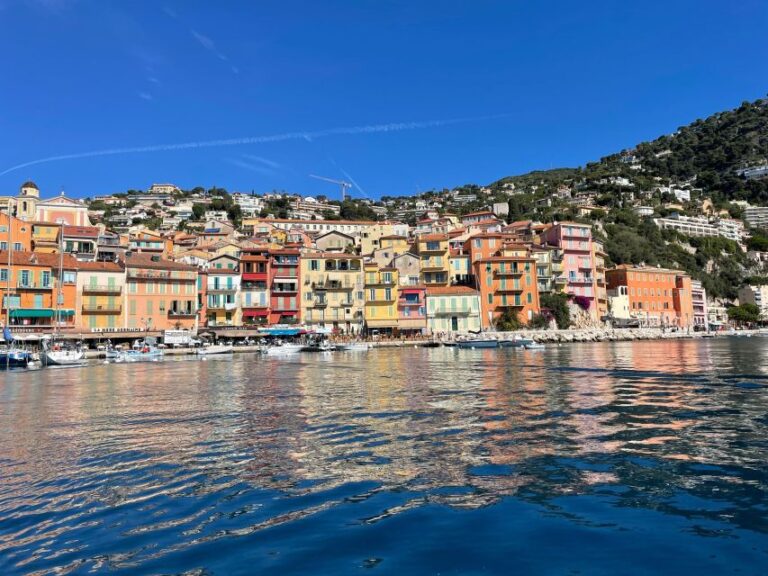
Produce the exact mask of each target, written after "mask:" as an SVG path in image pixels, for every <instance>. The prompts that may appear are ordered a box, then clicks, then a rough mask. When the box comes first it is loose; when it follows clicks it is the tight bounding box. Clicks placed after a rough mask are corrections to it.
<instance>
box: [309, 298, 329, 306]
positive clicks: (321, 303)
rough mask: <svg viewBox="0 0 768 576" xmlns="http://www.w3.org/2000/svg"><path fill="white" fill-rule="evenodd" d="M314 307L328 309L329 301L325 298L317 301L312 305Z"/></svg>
mask: <svg viewBox="0 0 768 576" xmlns="http://www.w3.org/2000/svg"><path fill="white" fill-rule="evenodd" d="M312 306H313V307H315V308H327V307H328V300H326V299H325V298H318V299H315V301H314V302H313V303H312Z"/></svg>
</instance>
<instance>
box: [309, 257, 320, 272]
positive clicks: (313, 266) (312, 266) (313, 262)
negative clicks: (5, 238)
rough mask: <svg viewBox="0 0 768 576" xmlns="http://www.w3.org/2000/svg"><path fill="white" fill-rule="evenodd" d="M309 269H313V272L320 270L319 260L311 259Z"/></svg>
mask: <svg viewBox="0 0 768 576" xmlns="http://www.w3.org/2000/svg"><path fill="white" fill-rule="evenodd" d="M309 269H310V270H312V271H313V272H316V271H318V270H320V266H319V264H318V262H317V260H310V261H309Z"/></svg>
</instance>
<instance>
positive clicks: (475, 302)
mask: <svg viewBox="0 0 768 576" xmlns="http://www.w3.org/2000/svg"><path fill="white" fill-rule="evenodd" d="M480 329H481V324H480V293H479V292H478V291H477V290H473V289H472V288H470V287H468V286H427V330H428V332H430V333H431V334H439V333H449V332H468V331H470V330H471V331H473V332H478V331H479V330H480Z"/></svg>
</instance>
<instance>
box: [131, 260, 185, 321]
mask: <svg viewBox="0 0 768 576" xmlns="http://www.w3.org/2000/svg"><path fill="white" fill-rule="evenodd" d="M125 273H126V286H127V288H126V290H125V293H126V294H125V307H124V308H125V310H126V312H125V320H126V325H127V327H128V328H144V329H147V330H179V329H184V328H186V329H190V330H196V329H197V268H195V267H194V266H188V265H186V264H181V263H179V262H172V261H170V260H163V259H162V258H161V257H160V256H159V255H155V254H143V253H140V254H135V253H134V254H131V255H130V256H128V257H127V258H126V260H125Z"/></svg>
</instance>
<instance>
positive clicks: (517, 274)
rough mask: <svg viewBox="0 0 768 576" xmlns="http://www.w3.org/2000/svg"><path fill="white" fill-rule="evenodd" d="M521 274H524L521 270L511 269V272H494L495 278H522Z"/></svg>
mask: <svg viewBox="0 0 768 576" xmlns="http://www.w3.org/2000/svg"><path fill="white" fill-rule="evenodd" d="M523 272H525V270H523V269H521V268H513V269H511V270H507V269H505V270H496V271H495V272H494V275H495V276H522V275H523Z"/></svg>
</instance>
